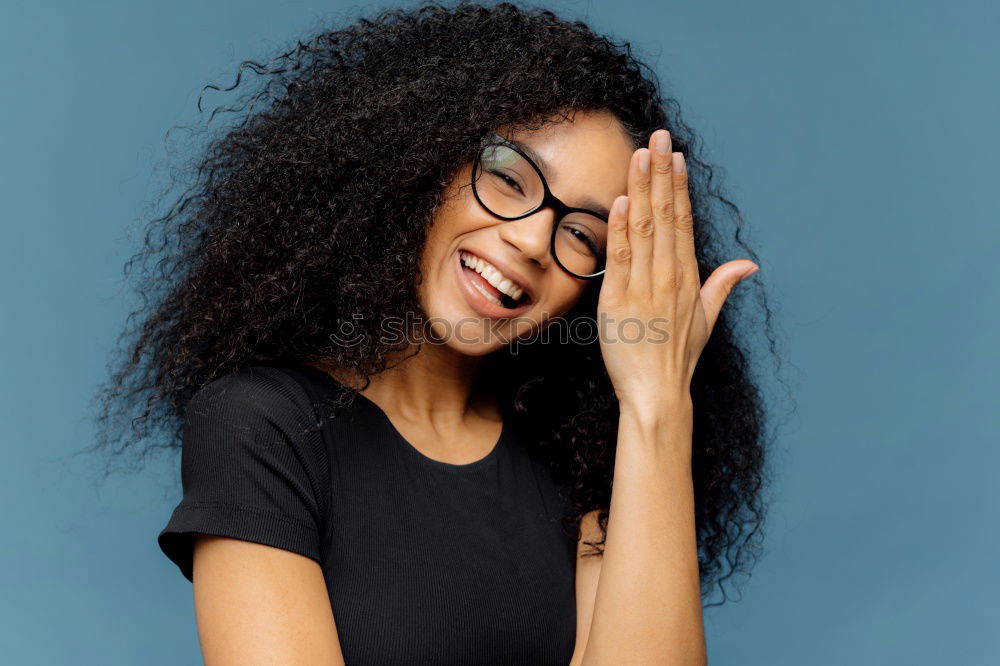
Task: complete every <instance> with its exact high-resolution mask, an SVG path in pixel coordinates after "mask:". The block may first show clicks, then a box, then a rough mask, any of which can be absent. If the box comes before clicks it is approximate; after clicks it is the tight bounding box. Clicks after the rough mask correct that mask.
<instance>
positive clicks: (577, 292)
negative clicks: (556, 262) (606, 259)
mask: <svg viewBox="0 0 1000 666" xmlns="http://www.w3.org/2000/svg"><path fill="white" fill-rule="evenodd" d="M587 286H588V285H586V284H581V283H580V282H579V281H577V280H574V279H573V278H571V277H569V276H568V275H562V276H559V277H558V278H556V279H554V280H553V283H552V284H551V285H550V287H549V290H548V296H547V297H546V299H545V303H544V304H543V308H544V309H545V310H546V311H547V312H549V313H550V314H551V315H552V316H560V315H563V314H566V313H567V312H568V311H569V310H570V309H572V307H573V306H574V305H576V304H577V302H578V301H579V300H580V298H581V297H582V296H583V294H584V292H585V291H586V290H587Z"/></svg>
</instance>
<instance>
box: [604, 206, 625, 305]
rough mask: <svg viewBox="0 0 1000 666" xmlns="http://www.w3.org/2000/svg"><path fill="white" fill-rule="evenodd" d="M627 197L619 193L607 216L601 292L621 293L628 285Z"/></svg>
mask: <svg viewBox="0 0 1000 666" xmlns="http://www.w3.org/2000/svg"><path fill="white" fill-rule="evenodd" d="M628 209H629V199H628V197H627V196H626V195H624V194H623V195H621V196H619V197H618V198H617V199H615V202H614V203H613V204H611V214H610V215H609V216H608V250H607V251H608V254H607V262H606V264H605V268H604V282H603V284H602V285H601V292H602V293H608V294H615V295H617V294H622V293H624V292H625V288H626V287H628V278H629V271H630V270H631V264H632V261H631V254H632V253H631V249H630V248H629V243H628Z"/></svg>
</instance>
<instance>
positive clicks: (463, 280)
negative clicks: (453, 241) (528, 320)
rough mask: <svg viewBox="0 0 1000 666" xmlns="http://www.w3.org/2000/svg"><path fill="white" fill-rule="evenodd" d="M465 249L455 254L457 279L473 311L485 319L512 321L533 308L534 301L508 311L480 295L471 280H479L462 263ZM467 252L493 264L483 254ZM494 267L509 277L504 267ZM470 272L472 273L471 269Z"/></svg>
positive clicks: (529, 293)
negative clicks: (511, 319)
mask: <svg viewBox="0 0 1000 666" xmlns="http://www.w3.org/2000/svg"><path fill="white" fill-rule="evenodd" d="M464 249H465V248H460V249H459V250H458V251H457V252H455V271H456V277H457V278H458V283H459V285H460V286H461V289H462V293H463V294H464V295H465V300H466V301H468V303H469V306H470V307H471V308H472V309H473V310H475V311H476V313H477V314H479V315H481V316H483V317H488V318H490V319H510V318H512V317H517V316H518V315H520V314H522V313H524V312H526V311H527V310H528V308H530V307H531V306H532V304H533V303H534V300H533V299H532V300H530V301H529V302H528V303H526V304H524V305H522V306H521V307H518V308H514V309H513V310H508V309H507V308H504V307H500V306H499V305H497V304H496V303H494V302H492V301H490V300H489V299H487V298H486V297H485V296H483V295H482V293H480V291H479V290H478V289H476V288H475V287H473V286H472V283H471V282H470V281H471V280H474V279H477V278H474V277H471V276H470V275H469V273H468V272H467V271H466V269H465V265H464V264H463V263H462V250H464ZM466 251H467V252H471V253H472V254H474V255H476V256H477V257H482V258H483V259H485V260H486V261H489V262H490V263H491V264H492V263H493V262H492V261H491V260H490V259H488V258H487V257H485V256H483V255H482V254H479V253H478V252H473V251H472V250H466ZM493 265H494V266H496V267H497V268H498V269H499V270H500V271H501V272H503V273H504V274H505V275H509V274H508V273H507V272H506V271H505V270H504V269H503V267H502V266H500V265H498V264H493ZM469 272H472V271H471V269H470V271H469ZM477 277H478V274H477ZM478 279H482V278H478ZM527 293H528V295H529V296H530V295H531V292H527Z"/></svg>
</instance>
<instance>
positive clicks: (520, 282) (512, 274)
mask: <svg viewBox="0 0 1000 666" xmlns="http://www.w3.org/2000/svg"><path fill="white" fill-rule="evenodd" d="M458 251H459V252H462V251H465V252H469V253H470V254H474V255H476V256H477V257H479V258H481V259H484V260H486V261H488V262H489V263H491V264H493V265H494V266H495V267H496V268H497V269H498V270H499V271H500V272H501V273H503V274H504V276H505V277H508V278H510V279H511V280H513V281H514V282H516V283H517V286H518V287H520V288H521V289H523V290H524V291H525V292H526V293H527V294H528V296H529V298H530V299H531V302H534V301H535V290H534V289H532V287H531V282H529V281H528V278H526V277H524V276H523V275H521V274H520V273H518V272H517V271H515V270H514V269H513V268H511V267H510V266H508V265H507V264H505V263H503V262H502V261H500V260H498V259H494V258H493V257H491V256H490V255H488V254H485V253H483V252H480V251H479V250H474V249H472V248H471V247H460V248H458ZM459 259H460V260H461V257H460V258H459Z"/></svg>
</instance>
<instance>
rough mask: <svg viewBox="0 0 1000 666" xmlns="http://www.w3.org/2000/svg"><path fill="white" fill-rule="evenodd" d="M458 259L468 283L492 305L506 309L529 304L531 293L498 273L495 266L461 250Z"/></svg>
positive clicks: (520, 307) (515, 308)
mask: <svg viewBox="0 0 1000 666" xmlns="http://www.w3.org/2000/svg"><path fill="white" fill-rule="evenodd" d="M459 261H460V262H461V267H462V272H463V273H464V274H465V275H466V277H467V278H468V279H469V283H470V284H471V285H472V286H473V288H475V289H476V290H477V291H478V292H479V293H480V294H482V295H483V297H484V298H485V299H487V300H488V301H490V302H491V303H493V304H494V305H497V306H498V307H502V308H504V309H507V310H518V309H522V308H525V307H527V306H528V305H530V304H531V295H530V294H529V293H528V292H527V290H525V289H523V288H522V287H521V286H520V285H518V284H517V283H516V282H513V281H512V280H510V279H508V278H506V277H505V276H504V275H503V274H502V273H499V272H498V271H497V269H496V267H494V266H493V265H492V264H490V263H489V262H488V261H486V260H485V259H483V258H482V257H478V256H476V255H475V254H473V253H471V252H468V251H465V250H462V251H460V252H459ZM477 262H478V265H477Z"/></svg>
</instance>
